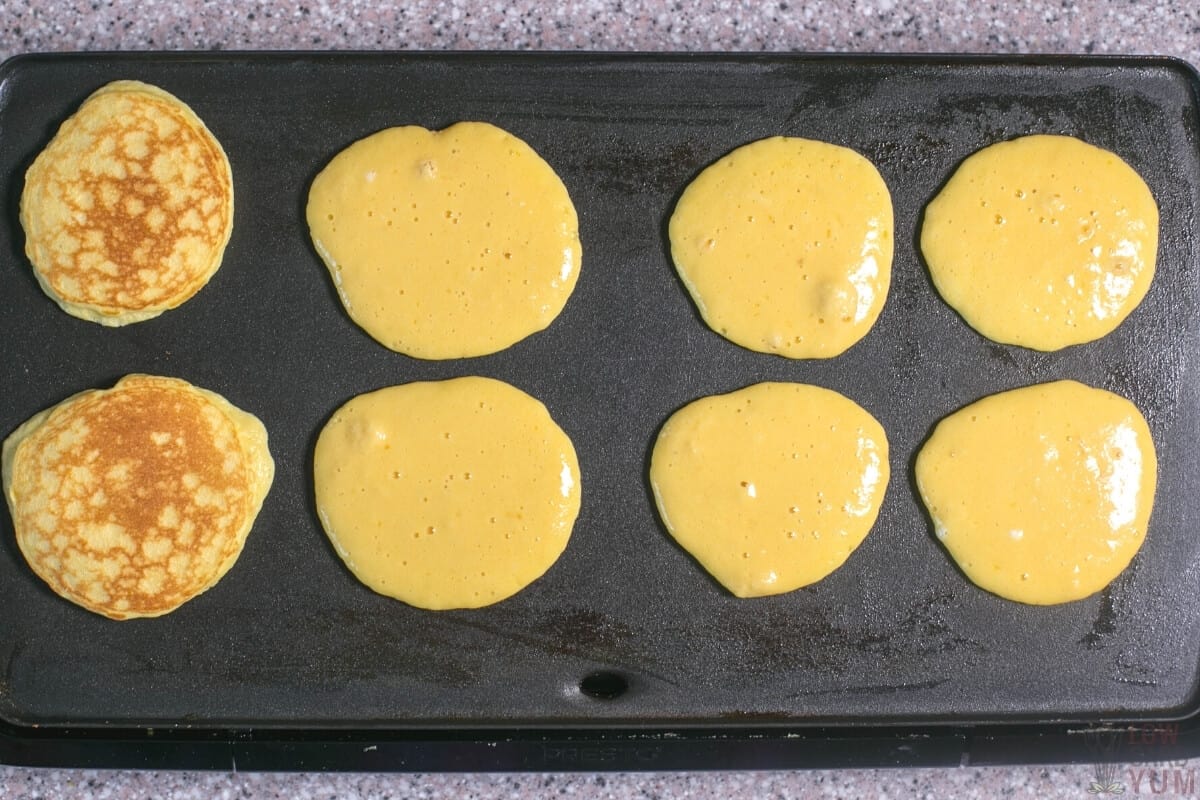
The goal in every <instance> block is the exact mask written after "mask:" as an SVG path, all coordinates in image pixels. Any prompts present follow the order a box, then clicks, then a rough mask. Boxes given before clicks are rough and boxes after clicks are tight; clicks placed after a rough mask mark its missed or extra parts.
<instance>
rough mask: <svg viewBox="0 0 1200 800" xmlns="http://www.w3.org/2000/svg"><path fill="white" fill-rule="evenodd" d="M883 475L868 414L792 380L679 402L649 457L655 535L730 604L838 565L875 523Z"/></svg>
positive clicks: (882, 448) (884, 465)
mask: <svg viewBox="0 0 1200 800" xmlns="http://www.w3.org/2000/svg"><path fill="white" fill-rule="evenodd" d="M889 474H890V473H889V468H888V442H887V436H886V435H885V434H884V432H883V428H882V427H880V425H879V423H878V422H877V421H876V420H875V418H874V417H872V416H871V415H870V414H869V413H867V412H866V411H864V410H863V409H862V408H861V407H860V406H858V405H857V404H856V403H854V402H853V401H852V400H849V399H847V398H846V397H843V396H842V395H840V394H838V393H837V392H834V391H831V390H829V389H822V388H821V387H819V386H808V385H805V384H799V383H760V384H757V385H754V386H750V387H747V388H745V389H741V390H739V391H736V392H731V393H730V394H724V395H718V396H714V397H705V398H702V399H700V400H696V401H695V402H693V403H690V404H689V405H687V406H684V407H683V408H682V409H680V410H679V411H677V412H675V414H674V415H672V416H671V418H670V419H669V420H667V423H666V424H665V425H664V426H663V428H662V431H661V432H660V433H659V435H658V440H657V441H656V442H655V444H654V452H653V454H652V456H651V461H650V484H651V487H652V488H653V490H654V498H655V501H656V502H657V504H658V511H659V514H660V516H661V517H662V520H663V524H664V525H666V528H667V531H668V532H670V534H671V535H672V536H673V537H674V538H675V540H676V541H677V542H679V544H680V545H682V546H683V548H684V549H685V550H687V551H688V552H689V553H691V554H692V555H693V556H695V557H696V560H697V561H699V562H700V564H701V566H703V567H704V568H705V569H706V570H708V571H709V573H711V574H712V576H713V577H714V578H716V579H717V580H718V581H720V582H721V583H722V584H723V585H724V586H725V588H727V589H729V591H731V592H733V593H734V594H735V595H737V596H738V597H759V596H763V595H771V594H781V593H783V592H790V591H792V590H793V589H798V588H800V587H801V586H807V585H808V584H810V583H815V582H816V581H819V580H821V579H822V578H824V577H825V576H826V575H828V574H829V573H831V572H833V571H834V570H835V569H837V568H838V567H840V566H841V565H842V564H843V563H844V562H845V561H846V559H847V558H849V557H850V554H851V553H853V552H854V550H855V549H856V548H857V547H858V546H859V545H860V544H861V543H862V541H863V539H865V538H866V536H867V533H869V532H870V530H871V526H872V525H874V524H875V518H876V517H877V516H878V514H879V507H880V505H881V504H882V502H883V495H884V492H885V490H886V489H887V483H888V476H889Z"/></svg>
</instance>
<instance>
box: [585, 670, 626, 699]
mask: <svg viewBox="0 0 1200 800" xmlns="http://www.w3.org/2000/svg"><path fill="white" fill-rule="evenodd" d="M628 688H629V681H628V680H626V679H625V676H624V675H620V674H618V673H616V672H593V673H591V674H590V675H585V676H584V678H583V680H581V681H580V682H579V691H580V692H582V693H583V694H585V695H587V696H588V697H590V698H592V699H593V700H616V699H617V698H618V697H620V696H621V695H623V694H625V691H626V690H627V689H628Z"/></svg>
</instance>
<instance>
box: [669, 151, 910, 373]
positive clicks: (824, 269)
mask: <svg viewBox="0 0 1200 800" xmlns="http://www.w3.org/2000/svg"><path fill="white" fill-rule="evenodd" d="M669 235H670V240H671V257H672V258H673V259H674V261H675V267H676V269H677V270H678V272H679V276H680V278H681V279H682V280H683V283H684V285H685V286H686V287H687V290H688V292H689V293H690V294H691V296H692V300H693V301H695V303H696V307H697V308H698V309H699V311H700V314H701V316H703V317H704V321H705V322H707V323H708V325H709V327H711V328H712V329H713V330H714V331H716V332H717V333H719V334H721V335H722V336H724V337H725V338H727V339H729V340H730V341H732V342H736V343H737V344H739V345H741V346H742V347H746V348H748V349H750V350H757V351H759V352H762V353H775V354H777V355H781V356H787V357H788V358H830V357H832V356H836V355H838V354H840V353H842V352H844V351H845V350H846V349H847V348H849V347H850V346H851V345H853V344H854V343H855V342H857V341H858V340H859V339H861V338H862V337H863V336H865V335H866V334H867V331H869V330H870V329H871V326H872V325H874V324H875V320H876V319H878V317H879V313H880V311H881V310H882V309H883V304H884V301H885V300H886V299H887V293H888V286H889V285H890V283H891V275H892V201H891V196H890V195H889V194H888V189H887V186H886V185H885V184H884V182H883V178H881V177H880V175H879V172H878V171H877V170H876V169H875V167H874V166H873V165H872V164H871V162H870V161H868V160H867V159H865V158H863V157H862V156H861V155H859V154H858V153H856V152H854V151H853V150H850V149H849V148H845V147H839V146H837V145H833V144H828V143H825V142H816V141H812V140H809V139H795V138H784V137H781V136H777V137H774V138H771V139H763V140H761V141H757V142H753V143H751V144H748V145H745V146H743V147H739V148H738V149H736V150H734V151H733V152H732V153H730V154H729V155H727V156H725V157H724V158H722V159H720V160H719V161H717V162H716V163H714V164H713V165H712V166H710V167H708V168H707V169H705V170H704V171H703V172H701V173H700V175H698V176H697V177H696V179H695V180H694V181H692V183H691V184H689V185H688V187H687V188H686V189H685V190H684V192H683V194H682V195H681V196H680V198H679V203H678V205H677V206H676V208H675V213H674V214H673V215H672V216H671V222H670V227H669Z"/></svg>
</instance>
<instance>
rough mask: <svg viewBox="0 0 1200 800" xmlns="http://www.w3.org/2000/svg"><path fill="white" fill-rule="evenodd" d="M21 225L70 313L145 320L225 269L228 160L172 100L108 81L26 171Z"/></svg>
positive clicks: (49, 286)
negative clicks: (220, 268)
mask: <svg viewBox="0 0 1200 800" xmlns="http://www.w3.org/2000/svg"><path fill="white" fill-rule="evenodd" d="M21 222H22V225H23V226H24V228H25V233H26V252H27V254H28V256H29V259H30V261H31V262H32V263H33V265H34V268H35V273H36V274H37V277H38V280H39V282H41V284H42V286H43V288H44V289H45V290H46V292H47V293H48V294H49V295H50V296H51V297H53V298H54V299H55V300H57V301H58V302H59V304H60V305H61V306H62V307H63V308H64V310H66V311H67V312H68V313H71V314H73V315H75V316H79V317H82V318H84V319H91V320H93V321H96V322H101V323H102V324H108V325H123V324H126V323H128V322H136V321H139V320H142V319H148V318H150V317H153V316H156V315H157V314H159V313H161V312H162V311H164V310H166V309H169V308H174V307H175V306H178V305H179V304H180V303H182V302H184V301H185V300H187V299H188V298H189V297H191V296H192V295H193V294H195V293H196V292H197V291H199V289H200V288H201V287H202V286H203V285H204V284H205V283H207V282H208V279H209V278H210V277H211V276H212V274H213V273H214V272H215V271H216V269H217V267H218V266H219V265H220V262H221V257H222V254H223V251H224V248H225V244H226V242H227V241H228V239H229V234H230V230H231V228H232V222H233V187H232V177H231V173H230V168H229V162H228V160H227V158H226V156H225V153H224V151H223V150H222V149H221V146H220V144H219V143H218V142H217V141H216V139H215V138H214V137H213V136H212V134H211V133H210V132H209V131H208V129H207V128H205V126H204V124H203V122H202V121H201V120H200V119H199V118H198V117H196V115H195V114H194V113H193V112H192V111H191V109H189V108H188V107H187V106H186V105H185V104H183V103H182V102H181V101H179V100H178V99H177V98H175V97H173V96H171V95H169V94H167V93H166V92H163V91H162V90H159V89H156V88H155V87H152V86H148V85H146V84H140V83H137V82H134V81H120V82H118V83H114V84H109V86H107V87H104V88H103V89H101V90H100V91H98V92H96V93H95V94H93V95H92V96H91V97H89V98H88V100H87V101H85V102H84V104H83V106H82V107H81V108H80V110H79V112H78V113H76V114H75V116H73V117H71V118H70V119H68V120H67V121H66V122H65V123H63V126H62V128H61V129H60V130H59V132H58V134H57V135H56V136H55V138H54V140H53V141H52V142H51V143H50V145H49V146H48V147H47V148H46V149H45V150H44V151H43V152H42V153H41V154H40V155H39V156H38V157H37V159H36V160H35V161H34V163H33V165H32V166H31V167H30V169H29V172H28V173H27V175H26V185H25V190H24V193H23V194H22V198H21Z"/></svg>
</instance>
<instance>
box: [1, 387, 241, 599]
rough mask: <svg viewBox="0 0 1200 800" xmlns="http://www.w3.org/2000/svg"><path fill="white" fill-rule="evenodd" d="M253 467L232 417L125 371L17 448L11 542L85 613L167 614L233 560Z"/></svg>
mask: <svg viewBox="0 0 1200 800" xmlns="http://www.w3.org/2000/svg"><path fill="white" fill-rule="evenodd" d="M253 468H254V467H253V465H252V464H249V463H247V457H246V452H245V451H244V450H243V448H242V446H241V444H240V443H239V439H238V430H237V427H236V425H235V423H234V422H233V421H232V420H231V419H229V417H227V416H226V415H225V414H224V413H223V412H222V410H221V409H220V408H218V407H217V406H216V405H215V404H214V403H212V402H211V401H209V400H208V399H207V398H206V397H205V395H204V394H202V393H200V392H199V391H197V390H196V389H195V388H194V387H191V386H189V385H188V384H186V383H184V382H182V381H178V380H175V379H170V378H157V377H151V376H132V377H130V378H126V379H125V380H123V381H122V382H121V383H119V384H118V385H117V386H116V387H114V388H113V389H112V390H109V391H99V392H89V393H85V394H83V395H79V396H77V397H76V398H74V399H73V400H71V401H69V402H68V403H65V404H63V405H62V406H60V407H58V408H57V409H55V410H54V411H52V412H51V413H50V414H49V416H48V417H47V418H46V419H45V421H44V422H43V423H42V424H41V425H40V426H38V427H37V428H36V430H34V431H33V432H32V433H31V434H30V435H29V436H28V437H27V438H26V439H24V440H23V441H22V442H21V443H20V445H19V446H18V447H17V449H16V452H15V454H14V456H13V459H12V465H11V476H12V477H11V480H12V486H11V488H10V502H11V503H12V505H13V516H14V523H15V527H16V531H17V540H18V544H19V545H20V548H21V551H22V553H24V555H25V557H26V559H27V560H28V561H29V564H30V566H31V567H32V568H33V570H34V571H35V572H36V573H37V574H38V575H39V576H41V577H42V578H43V579H44V580H45V581H46V582H47V583H48V584H50V586H51V588H53V589H54V590H55V591H56V592H58V593H59V594H61V595H63V596H64V597H66V598H68V599H70V600H72V601H74V602H76V603H78V604H80V605H82V606H84V607H85V608H88V609H91V610H92V611H95V612H97V613H100V614H104V615H105V616H108V617H112V618H114V619H125V618H129V617H135V616H156V615H158V614H162V613H166V612H167V611H170V610H172V609H174V608H176V607H177V606H179V605H180V604H181V603H183V602H184V601H186V600H188V599H190V598H191V597H193V596H195V595H196V594H198V593H200V592H202V591H204V590H205V589H206V588H208V587H209V586H211V585H212V584H213V583H215V582H216V581H217V579H219V578H220V577H221V575H222V574H224V572H225V571H226V570H227V569H228V568H229V567H230V566H231V565H232V563H233V561H234V560H235V559H236V558H237V555H238V554H239V553H240V551H241V548H242V544H243V541H244V531H243V529H244V528H246V527H247V525H246V523H247V516H248V515H250V516H253V514H254V513H255V512H256V511H257V507H256V505H255V498H254V497H253V494H254V486H255V478H254V475H253V474H252V471H253ZM14 501H15V502H14Z"/></svg>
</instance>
